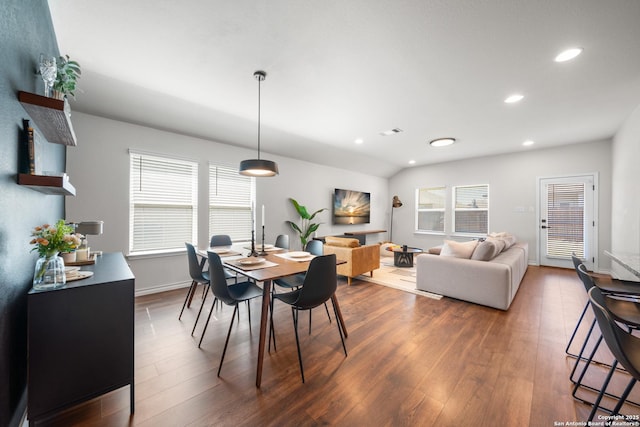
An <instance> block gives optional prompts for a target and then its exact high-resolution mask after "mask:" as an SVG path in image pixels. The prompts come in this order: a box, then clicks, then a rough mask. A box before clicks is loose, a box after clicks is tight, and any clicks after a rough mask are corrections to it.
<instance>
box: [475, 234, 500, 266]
mask: <svg viewBox="0 0 640 427" xmlns="http://www.w3.org/2000/svg"><path fill="white" fill-rule="evenodd" d="M499 253H500V252H499V251H498V246H497V245H496V243H495V242H494V241H493V240H490V239H486V240H485V241H484V242H480V243H478V246H476V248H475V250H474V251H473V254H472V255H471V259H474V260H476V261H491V260H492V259H493V258H494V257H495V256H496V255H498V254H499Z"/></svg>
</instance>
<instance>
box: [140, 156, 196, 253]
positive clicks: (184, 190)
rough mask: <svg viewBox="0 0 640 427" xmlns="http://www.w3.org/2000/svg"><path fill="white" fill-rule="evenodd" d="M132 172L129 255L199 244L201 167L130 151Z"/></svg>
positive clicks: (191, 163)
mask: <svg viewBox="0 0 640 427" xmlns="http://www.w3.org/2000/svg"><path fill="white" fill-rule="evenodd" d="M129 171H130V179H129V182H130V184H129V185H130V188H129V197H130V203H129V252H130V253H132V254H135V253H159V252H171V251H175V250H183V249H184V243H185V242H193V243H197V242H196V240H197V226H196V225H197V220H196V219H197V211H198V205H197V200H198V197H197V195H198V164H197V163H196V162H192V161H187V160H178V159H173V158H168V157H162V156H156V155H150V154H142V153H137V152H133V151H131V152H130V167H129Z"/></svg>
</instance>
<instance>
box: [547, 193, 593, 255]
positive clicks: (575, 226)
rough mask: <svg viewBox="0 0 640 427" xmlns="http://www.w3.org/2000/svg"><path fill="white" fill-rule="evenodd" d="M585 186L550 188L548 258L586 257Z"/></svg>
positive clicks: (548, 197)
mask: <svg viewBox="0 0 640 427" xmlns="http://www.w3.org/2000/svg"><path fill="white" fill-rule="evenodd" d="M584 195H585V185H584V184H583V183H562V184H549V185H548V187H547V227H548V228H547V233H548V237H547V248H546V251H547V256H549V257H560V258H569V257H571V254H572V253H575V254H576V255H577V256H578V257H579V258H584V254H585V248H584V246H585V238H584V236H585V233H584V225H585V224H584Z"/></svg>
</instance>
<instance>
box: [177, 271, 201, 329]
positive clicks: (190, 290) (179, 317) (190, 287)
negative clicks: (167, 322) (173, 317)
mask: <svg viewBox="0 0 640 427" xmlns="http://www.w3.org/2000/svg"><path fill="white" fill-rule="evenodd" d="M197 285H198V282H196V281H195V280H193V281H191V286H189V291H187V296H186V297H185V298H184V303H182V310H180V314H179V315H178V320H180V319H181V318H182V312H183V311H184V308H185V307H186V306H187V301H189V305H191V300H190V299H189V297H190V296H193V292H195V290H196V286H197Z"/></svg>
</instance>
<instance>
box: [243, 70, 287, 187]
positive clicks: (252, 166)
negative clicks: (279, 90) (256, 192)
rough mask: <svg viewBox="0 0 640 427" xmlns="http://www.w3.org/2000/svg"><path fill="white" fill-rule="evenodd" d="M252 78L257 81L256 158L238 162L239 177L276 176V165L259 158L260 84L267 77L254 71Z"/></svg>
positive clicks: (262, 72) (265, 74)
mask: <svg viewBox="0 0 640 427" xmlns="http://www.w3.org/2000/svg"><path fill="white" fill-rule="evenodd" d="M253 77H255V78H256V80H258V158H257V159H249V160H243V161H241V162H240V170H239V172H240V175H246V176H256V177H265V176H276V175H278V165H277V164H276V162H272V161H271V160H264V159H261V158H260V83H262V81H263V80H264V79H265V78H266V77H267V73H265V72H264V71H256V72H255V73H253Z"/></svg>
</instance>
